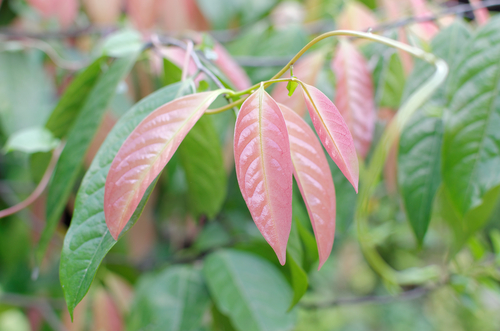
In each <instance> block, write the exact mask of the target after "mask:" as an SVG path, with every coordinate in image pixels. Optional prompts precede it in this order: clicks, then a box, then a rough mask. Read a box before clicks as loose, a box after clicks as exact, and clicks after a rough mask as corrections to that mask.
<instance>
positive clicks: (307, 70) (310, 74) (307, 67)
mask: <svg viewBox="0 0 500 331" xmlns="http://www.w3.org/2000/svg"><path fill="white" fill-rule="evenodd" d="M324 61H325V54H324V53H323V52H313V53H310V54H308V55H307V56H305V57H303V58H302V59H301V60H299V61H298V62H297V63H296V64H295V65H294V66H293V74H294V75H295V76H296V77H297V78H299V79H300V80H301V81H303V82H304V83H306V84H314V83H316V78H317V77H318V73H319V71H320V70H321V68H322V67H323V63H324ZM284 77H290V74H287V75H285V76H284ZM271 96H272V97H273V98H274V100H276V102H278V103H282V104H284V105H286V106H288V107H290V108H291V109H293V110H294V111H295V112H296V113H297V114H299V115H300V116H304V114H305V113H306V105H305V103H304V99H303V98H302V96H301V95H300V93H294V94H293V95H292V96H291V97H289V96H288V90H287V88H286V83H279V84H276V87H275V88H274V90H273V92H272V93H271Z"/></svg>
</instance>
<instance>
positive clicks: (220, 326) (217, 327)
mask: <svg viewBox="0 0 500 331" xmlns="http://www.w3.org/2000/svg"><path fill="white" fill-rule="evenodd" d="M212 328H213V330H214V331H235V329H234V326H233V324H232V323H231V320H230V319H229V318H228V317H227V316H226V315H224V314H222V313H221V312H220V311H219V310H218V309H217V306H216V305H212Z"/></svg>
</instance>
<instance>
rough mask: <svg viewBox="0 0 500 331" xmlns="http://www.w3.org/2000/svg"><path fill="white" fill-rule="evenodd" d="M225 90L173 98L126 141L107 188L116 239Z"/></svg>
mask: <svg viewBox="0 0 500 331" xmlns="http://www.w3.org/2000/svg"><path fill="white" fill-rule="evenodd" d="M225 92H226V90H217V91H211V92H204V93H197V94H192V95H188V96H185V97H182V98H179V99H176V100H174V101H171V102H169V103H167V104H165V105H163V106H161V107H160V108H158V109H156V110H155V111H153V112H152V113H151V114H150V115H148V116H147V117H146V118H145V119H144V120H143V121H142V122H141V123H140V124H139V125H138V126H137V127H136V128H135V129H134V131H132V133H131V134H130V136H129V137H128V138H127V140H125V142H124V143H123V145H122V147H121V148H120V150H119V151H118V153H117V154H116V157H115V159H114V160H113V163H112V164H111V167H110V169H109V173H108V177H107V178H106V185H105V191H104V215H105V217H106V224H107V226H108V229H109V232H110V233H111V235H112V236H113V238H115V240H116V239H117V238H118V235H119V234H120V233H121V231H122V230H123V228H124V227H125V225H126V224H127V222H128V220H129V219H130V217H131V216H132V214H133V213H134V211H135V209H136V208H137V206H138V204H139V202H140V200H141V198H142V196H143V195H144V192H145V191H146V189H147V188H148V186H149V184H151V182H152V181H153V180H154V179H155V177H156V176H157V175H158V174H159V173H160V172H161V170H162V169H163V167H165V165H166V164H167V163H168V161H169V160H170V158H171V157H172V155H173V154H174V152H175V151H176V150H177V148H178V147H179V144H180V143H181V142H182V140H183V139H184V137H185V136H186V134H187V133H188V132H189V130H191V128H192V127H193V126H194V124H195V123H196V122H197V121H198V119H199V118H200V117H201V115H203V113H204V112H205V110H206V109H207V108H208V106H209V105H210V104H211V103H212V102H213V101H214V100H215V98H217V96H218V95H220V94H221V93H225Z"/></svg>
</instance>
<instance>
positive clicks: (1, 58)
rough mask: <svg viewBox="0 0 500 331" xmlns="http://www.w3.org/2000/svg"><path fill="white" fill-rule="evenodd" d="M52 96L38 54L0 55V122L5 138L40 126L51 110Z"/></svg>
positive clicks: (49, 83)
mask: <svg viewBox="0 0 500 331" xmlns="http://www.w3.org/2000/svg"><path fill="white" fill-rule="evenodd" d="M54 95H55V91H54V87H53V83H52V81H51V80H50V78H49V77H48V76H47V74H46V73H45V71H44V69H43V54H42V53H41V52H39V51H29V52H1V53H0V118H1V122H2V130H3V132H4V133H5V134H6V135H10V134H12V133H13V132H16V131H18V130H21V129H25V128H28V127H32V126H42V125H43V123H44V122H45V120H46V119H47V116H48V114H49V113H50V110H51V109H52V106H53V98H54Z"/></svg>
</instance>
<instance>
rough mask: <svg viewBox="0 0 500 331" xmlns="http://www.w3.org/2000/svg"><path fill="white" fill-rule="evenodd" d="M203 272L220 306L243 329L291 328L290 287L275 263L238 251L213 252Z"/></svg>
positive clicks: (256, 330)
mask: <svg viewBox="0 0 500 331" xmlns="http://www.w3.org/2000/svg"><path fill="white" fill-rule="evenodd" d="M203 273H204V275H205V277H206V280H207V284H208V288H209V290H210V293H211V295H212V297H213V299H214V301H215V304H216V305H217V308H218V309H219V310H220V311H221V312H222V313H223V314H226V315H227V316H229V318H230V319H231V321H232V323H233V325H234V327H235V328H236V329H237V330H240V331H260V330H267V331H272V330H283V331H284V330H291V329H292V328H293V326H294V323H295V311H292V312H289V313H287V309H288V307H289V305H290V302H291V300H292V291H291V289H290V286H289V285H288V283H287V282H286V280H285V279H284V278H283V276H282V275H281V274H280V272H279V271H278V270H277V269H276V267H274V266H273V265H272V264H270V263H269V262H267V261H266V260H263V259H262V258H259V257H257V256H255V255H252V254H248V253H244V252H238V251H235V250H222V251H219V252H217V253H213V254H211V255H210V256H208V257H207V259H206V260H205V265H204V267H203Z"/></svg>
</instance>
